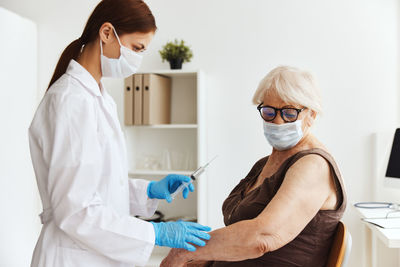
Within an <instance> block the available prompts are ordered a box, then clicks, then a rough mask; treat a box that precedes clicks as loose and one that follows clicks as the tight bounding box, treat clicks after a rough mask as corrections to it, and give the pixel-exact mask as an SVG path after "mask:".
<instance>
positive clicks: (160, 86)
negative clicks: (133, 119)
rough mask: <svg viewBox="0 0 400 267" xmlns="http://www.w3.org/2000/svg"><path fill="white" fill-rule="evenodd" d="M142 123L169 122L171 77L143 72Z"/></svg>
mask: <svg viewBox="0 0 400 267" xmlns="http://www.w3.org/2000/svg"><path fill="white" fill-rule="evenodd" d="M143 88H144V91H143V124H146V125H149V124H150V125H151V124H169V123H171V79H170V78H168V77H164V76H161V75H156V74H143Z"/></svg>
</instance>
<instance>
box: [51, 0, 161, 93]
mask: <svg viewBox="0 0 400 267" xmlns="http://www.w3.org/2000/svg"><path fill="white" fill-rule="evenodd" d="M105 22H109V23H111V24H112V25H113V26H114V28H115V30H116V31H117V34H118V35H122V34H124V33H133V32H140V33H148V32H155V31H156V30H157V26H156V22H155V19H154V16H153V14H152V13H151V11H150V9H149V7H148V6H147V5H146V4H145V3H144V2H143V1H142V0H102V1H101V2H100V3H99V4H98V5H97V6H96V8H95V9H94V10H93V13H92V14H91V15H90V17H89V19H88V21H87V23H86V26H85V29H84V30H83V33H82V35H81V37H79V38H78V39H76V40H75V41H73V42H72V43H70V44H69V45H68V46H67V48H65V50H64V52H63V53H62V54H61V57H60V59H59V60H58V63H57V66H56V69H55V70H54V74H53V77H52V78H51V80H50V84H49V87H48V88H47V90H48V89H49V88H50V86H51V85H52V84H53V83H54V82H55V81H56V80H57V79H58V78H60V77H61V76H62V75H63V74H64V73H65V71H66V70H67V67H68V64H69V62H70V61H71V59H75V60H76V59H77V57H78V56H79V53H80V50H81V48H82V46H83V45H85V44H88V43H90V42H93V41H95V40H96V39H97V37H98V36H99V30H100V27H101V26H102V25H103V24H104V23H105Z"/></svg>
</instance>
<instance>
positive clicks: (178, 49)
mask: <svg viewBox="0 0 400 267" xmlns="http://www.w3.org/2000/svg"><path fill="white" fill-rule="evenodd" d="M159 53H160V55H161V58H162V61H163V62H164V61H165V60H167V61H168V62H169V64H170V66H171V69H181V68H182V63H183V62H190V60H191V59H192V57H193V53H192V50H191V49H190V48H189V47H188V46H186V45H185V41H183V40H181V41H180V42H179V41H178V40H176V39H175V41H174V42H168V43H166V44H165V45H164V46H163V48H162V49H161V50H160V51H159Z"/></svg>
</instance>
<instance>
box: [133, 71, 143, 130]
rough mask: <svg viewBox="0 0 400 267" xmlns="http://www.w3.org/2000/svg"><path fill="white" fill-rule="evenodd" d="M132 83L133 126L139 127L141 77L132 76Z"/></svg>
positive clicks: (141, 121)
mask: <svg viewBox="0 0 400 267" xmlns="http://www.w3.org/2000/svg"><path fill="white" fill-rule="evenodd" d="M133 83H134V88H135V90H134V93H133V95H134V97H133V99H134V100H133V124H134V125H141V124H142V123H143V114H142V110H143V103H142V99H143V75H142V74H136V75H133Z"/></svg>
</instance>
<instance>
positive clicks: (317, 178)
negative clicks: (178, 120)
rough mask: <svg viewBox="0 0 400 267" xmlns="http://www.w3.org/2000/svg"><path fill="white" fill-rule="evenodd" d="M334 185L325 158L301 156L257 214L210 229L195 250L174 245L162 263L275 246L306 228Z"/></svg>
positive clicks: (256, 253) (250, 254)
mask: <svg viewBox="0 0 400 267" xmlns="http://www.w3.org/2000/svg"><path fill="white" fill-rule="evenodd" d="M333 186H334V185H333V181H332V179H331V173H330V167H329V165H328V163H327V162H326V161H325V159H323V158H322V157H320V156H317V155H307V156H304V157H303V158H301V159H299V160H298V161H297V162H296V163H295V164H293V165H292V166H291V167H290V168H289V170H288V172H287V173H286V177H285V179H284V181H283V183H282V185H281V187H280V189H279V190H278V192H277V194H276V195H275V196H274V198H273V199H272V200H271V202H270V203H269V204H268V205H267V207H266V208H265V209H264V210H263V211H262V213H261V214H259V216H257V217H256V218H254V219H252V220H244V221H240V222H237V223H234V224H232V225H229V226H227V227H224V228H221V229H217V230H215V231H213V232H211V233H210V234H211V239H210V240H209V241H208V242H207V245H206V246H205V247H201V248H200V247H198V248H197V250H196V251H195V252H188V251H184V250H178V249H173V250H172V251H171V252H170V254H169V255H168V257H167V258H166V259H164V261H163V265H162V266H180V265H179V264H183V263H185V262H188V261H191V260H216V261H241V260H246V259H252V258H258V257H261V256H262V255H263V254H265V253H268V252H270V251H274V250H277V249H279V248H281V247H283V246H284V245H286V244H287V243H289V242H290V241H292V240H293V239H294V238H295V237H296V236H297V235H298V234H299V233H300V232H301V231H302V230H303V229H304V228H305V226H306V225H307V224H308V223H309V222H310V221H311V220H312V218H313V217H314V216H315V215H316V213H317V212H318V211H319V210H320V209H321V207H322V206H323V204H324V203H325V201H326V200H327V198H328V196H329V194H330V192H332V188H333Z"/></svg>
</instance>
